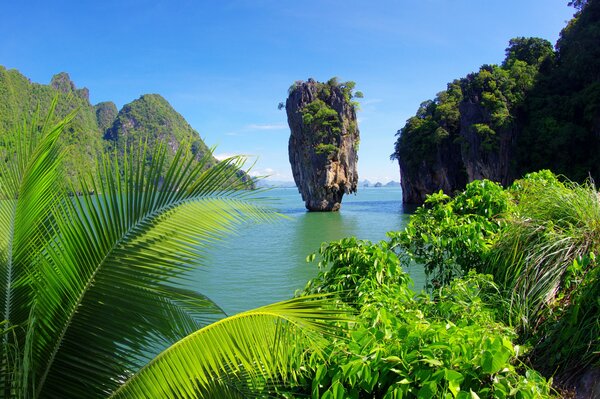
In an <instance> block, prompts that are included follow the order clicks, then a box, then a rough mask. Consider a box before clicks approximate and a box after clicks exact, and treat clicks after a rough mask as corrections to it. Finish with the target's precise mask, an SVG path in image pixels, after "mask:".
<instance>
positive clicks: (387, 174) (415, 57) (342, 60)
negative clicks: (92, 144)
mask: <svg viewBox="0 0 600 399" xmlns="http://www.w3.org/2000/svg"><path fill="white" fill-rule="evenodd" d="M2 10H3V12H2V15H0V65H3V66H5V67H7V68H15V69H18V70H19V71H21V72H22V73H23V74H25V75H26V76H27V77H29V78H30V79H31V80H32V81H34V82H39V83H48V82H49V81H50V78H51V77H52V75H53V74H55V73H58V72H61V71H65V72H68V73H69V74H70V75H71V79H72V80H73V81H74V82H75V84H76V85H77V87H87V88H89V89H90V100H91V102H92V103H98V102H100V101H107V100H112V101H114V102H115V103H116V104H117V107H119V108H120V107H121V106H122V105H123V104H125V103H128V102H130V101H132V100H134V99H136V98H138V97H139V96H140V95H142V94H145V93H159V94H161V95H163V96H164V97H165V98H166V99H167V100H168V101H169V102H170V103H171V104H172V105H173V106H174V107H175V109H176V110H177V111H178V112H180V113H181V114H182V115H183V116H184V117H185V118H186V119H187V121H188V122H189V123H190V124H191V125H192V126H193V127H194V128H195V129H196V130H197V131H198V132H200V135H201V136H202V138H203V139H204V140H205V142H206V143H207V144H208V145H209V146H214V145H216V146H217V150H216V154H217V155H225V154H246V155H249V156H252V157H258V161H257V163H256V166H255V172H256V173H258V174H271V175H272V177H271V179H273V180H292V177H291V169H290V166H289V162H288V158H287V141H288V137H289V129H288V127H287V121H286V115H285V111H279V110H278V109H277V104H278V103H279V102H280V101H285V98H286V95H287V89H288V87H289V86H290V85H291V84H292V83H293V82H294V81H296V80H306V79H307V78H309V77H313V78H315V79H317V80H320V81H325V80H327V79H329V78H330V77H332V76H338V77H339V78H340V80H353V81H355V82H356V83H357V89H358V90H360V91H362V92H363V93H364V95H365V97H364V99H363V100H362V101H361V102H362V110H361V111H360V112H359V129H360V134H361V145H360V152H359V178H360V179H361V180H363V179H369V180H371V181H382V182H386V181H389V180H396V181H397V180H399V172H398V166H397V164H396V163H393V162H391V161H390V160H389V155H390V153H391V152H392V151H393V143H394V141H395V137H394V134H395V132H396V131H397V130H398V129H400V128H401V127H402V126H403V125H404V122H405V121H406V119H407V118H409V117H410V116H412V115H413V114H414V113H415V111H416V109H417V107H418V106H419V104H420V103H421V102H422V101H424V100H427V99H430V98H432V97H434V96H435V94H436V93H437V92H439V91H441V90H443V89H444V88H445V85H446V83H447V82H449V81H451V80H453V79H455V78H459V77H462V76H464V75H466V74H467V73H469V72H472V71H475V70H477V69H478V67H479V66H480V65H482V64H492V63H499V62H501V61H502V59H503V58H504V49H505V48H506V46H507V44H508V40H509V39H511V38H512V37H517V36H538V37H543V38H546V39H548V40H550V41H551V42H553V43H554V42H555V41H556V39H557V38H558V34H559V32H560V30H561V29H562V27H564V25H565V23H566V21H567V20H569V19H570V18H571V16H572V14H573V9H572V8H569V7H567V0H525V1H524V0H518V1H517V0H503V1H500V0H496V1H492V0H479V1H477V0H420V1H418V0H413V1H405V0H396V1H391V0H390V1H376V0H371V1H364V0H363V1H355V0H345V1H341V0H339V1H338V0H322V1H316V0H314V1H313V0H308V1H286V0H279V1H271V0H253V1H250V0H239V1H226V0H222V1H216V0H215V1H208V0H207V1H191V0H189V1H177V0H171V1H136V0H121V1H109V0H104V1H94V2H92V1H81V0H80V1H52V2H48V1H23V2H20V1H12V2H5V4H3V6H2Z"/></svg>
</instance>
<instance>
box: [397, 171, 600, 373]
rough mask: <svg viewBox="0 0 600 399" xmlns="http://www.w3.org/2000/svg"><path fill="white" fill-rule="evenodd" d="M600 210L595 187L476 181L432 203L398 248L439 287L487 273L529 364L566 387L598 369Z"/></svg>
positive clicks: (548, 177) (541, 175) (546, 179)
mask: <svg viewBox="0 0 600 399" xmlns="http://www.w3.org/2000/svg"><path fill="white" fill-rule="evenodd" d="M599 226H600V202H599V194H598V192H597V190H596V188H595V186H594V185H593V184H592V183H590V182H586V183H584V184H577V183H573V182H570V181H561V180H559V179H558V178H557V177H556V176H555V175H554V174H552V173H550V172H549V171H542V172H538V173H533V174H529V175H527V176H526V177H525V178H524V179H522V180H517V181H515V183H514V184H513V185H512V186H511V187H509V188H508V189H506V190H503V189H502V188H501V187H500V186H498V185H497V184H495V183H492V182H489V181H474V182H472V183H470V184H468V185H467V188H466V190H465V191H464V192H463V193H461V194H459V195H457V196H456V197H455V198H453V199H452V198H450V197H448V196H446V195H445V194H442V193H438V194H434V195H431V196H429V197H428V199H427V200H426V202H425V204H424V205H423V207H421V208H419V209H418V210H417V211H416V213H415V214H414V215H413V216H412V217H411V220H410V223H409V224H408V225H407V227H406V228H405V230H404V231H402V232H397V233H391V234H390V236H391V245H392V246H394V247H398V248H401V249H402V253H403V256H408V257H409V258H410V259H411V260H413V261H415V262H418V263H420V264H423V265H424V267H425V271H426V273H428V275H429V278H430V281H431V283H432V285H433V286H434V287H439V286H447V285H448V284H452V282H453V281H456V280H455V279H456V278H461V276H464V275H465V274H467V273H468V272H469V271H470V270H474V271H476V272H478V273H485V274H489V275H491V276H492V277H493V280H494V282H495V283H496V284H497V285H498V290H499V293H500V295H501V296H502V298H503V300H502V301H500V302H499V304H500V305H498V308H499V309H502V311H501V314H499V316H500V321H502V322H504V323H506V324H507V325H511V326H513V327H514V328H515V329H516V331H517V332H518V334H519V342H520V343H521V344H524V345H525V346H530V347H532V351H531V354H530V357H529V359H528V361H529V362H531V364H533V365H534V366H535V367H537V368H538V369H539V370H540V371H543V372H544V373H546V375H548V376H551V375H554V374H555V373H556V375H557V376H559V377H560V378H561V379H563V380H564V379H567V378H568V377H572V376H576V375H577V373H579V372H581V371H582V370H585V368H586V367H589V366H591V365H595V366H599V365H600V339H599V338H598V337H600V306H599V304H598V301H597V294H598V292H599V291H598V290H599V289H600V279H599V273H600V271H599V270H600V269H599V268H598V267H597V262H596V255H597V254H598V253H600V227H599Z"/></svg>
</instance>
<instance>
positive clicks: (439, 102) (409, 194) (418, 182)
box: [392, 38, 552, 204]
mask: <svg viewBox="0 0 600 399" xmlns="http://www.w3.org/2000/svg"><path fill="white" fill-rule="evenodd" d="M516 50H519V51H516ZM523 50H528V51H523ZM507 54H509V55H508V56H507V59H506V60H505V62H504V63H503V64H502V65H501V66H499V65H484V66H482V67H481V68H480V69H479V71H478V72H476V73H472V74H469V75H468V76H467V77H465V78H463V79H460V80H456V81H454V82H452V83H450V84H449V85H448V87H447V90H445V91H443V92H441V93H439V94H438V95H437V97H436V98H435V99H434V100H431V101H426V102H424V103H422V104H421V106H420V108H419V110H418V111H417V114H416V115H415V116H414V117H412V118H410V119H409V120H408V121H407V122H406V125H405V126H404V127H403V128H402V129H401V130H400V131H399V133H398V135H399V136H400V137H399V138H398V140H397V142H396V151H395V152H394V154H392V158H395V159H398V161H399V165H400V174H401V179H402V189H403V200H404V202H406V203H416V204H420V203H422V202H423V201H424V200H425V198H426V196H427V195H428V194H431V193H434V192H437V191H439V190H442V191H444V192H445V193H447V194H452V193H454V192H455V191H458V190H462V189H463V188H464V187H465V185H466V184H467V183H468V182H470V181H473V180H477V179H489V180H493V181H496V182H500V183H502V184H504V185H507V184H510V183H511V182H512V180H514V178H515V174H516V173H515V169H516V168H515V164H514V159H515V158H516V155H515V153H516V148H517V145H516V143H517V140H518V136H519V133H520V131H521V130H522V122H521V119H520V118H519V117H518V116H519V115H521V114H522V112H523V108H524V104H525V100H526V98H527V95H528V94H529V93H530V92H531V91H532V90H533V89H534V85H535V81H536V77H537V76H538V71H539V68H540V65H541V64H542V63H544V62H545V60H547V59H549V57H551V54H552V45H551V44H550V43H549V42H548V41H545V40H543V39H525V38H518V39H513V40H512V41H511V47H509V48H508V49H507ZM514 54H517V55H518V56H521V57H523V58H527V59H533V60H534V61H530V62H531V64H530V63H527V62H525V61H524V60H523V59H519V58H517V56H514Z"/></svg>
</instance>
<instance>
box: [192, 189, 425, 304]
mask: <svg viewBox="0 0 600 399" xmlns="http://www.w3.org/2000/svg"><path fill="white" fill-rule="evenodd" d="M263 196H267V197H269V198H272V200H271V201H270V202H269V203H270V204H271V206H272V207H273V208H275V209H276V210H277V211H278V212H280V213H282V214H284V215H285V216H286V218H282V219H280V220H278V221H277V222H272V223H261V224H255V225H245V226H243V227H242V228H241V229H240V231H239V233H238V234H237V235H235V236H230V237H226V238H225V239H224V240H223V241H221V242H219V243H217V244H216V245H215V246H213V248H212V249H211V251H210V253H209V262H210V264H211V267H209V268H208V269H204V270H199V271H198V272H197V273H196V275H195V276H194V281H196V282H197V283H196V284H194V288H195V289H197V290H199V291H200V292H202V293H203V294H205V295H207V296H208V297H209V298H211V299H212V300H214V301H215V302H216V303H217V304H218V305H219V306H221V307H222V308H223V310H225V312H227V313H228V314H232V313H236V312H239V311H243V310H248V309H251V308H254V307H257V306H261V305H266V304H268V303H272V302H275V301H280V300H284V299H289V298H291V297H292V296H293V295H294V292H295V291H296V290H297V289H300V288H303V287H304V285H305V284H306V282H307V281H308V280H309V279H310V278H312V277H314V276H315V275H316V274H317V265H316V262H313V263H307V262H306V256H307V255H309V254H310V253H312V252H315V251H316V250H317V249H318V248H319V246H320V245H321V243H322V242H325V241H332V240H338V239H340V238H343V237H348V236H356V237H358V238H360V239H366V240H371V241H379V240H383V239H385V238H386V237H385V233H386V232H387V231H391V230H399V229H401V228H402V227H403V226H404V224H405V223H406V221H407V219H408V215H407V214H405V213H404V212H403V207H402V191H401V189H400V188H383V187H382V188H361V189H359V192H358V194H356V195H347V196H344V199H343V201H342V208H341V211H340V212H329V213H316V212H307V211H306V209H305V208H304V203H303V202H302V198H301V197H300V194H299V193H298V190H296V189H295V188H281V189H273V190H270V191H268V192H266V193H263ZM411 274H412V275H413V279H415V285H416V286H420V284H422V283H421V281H422V278H423V276H422V274H420V273H417V275H415V271H413V270H411Z"/></svg>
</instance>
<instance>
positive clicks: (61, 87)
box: [50, 72, 76, 93]
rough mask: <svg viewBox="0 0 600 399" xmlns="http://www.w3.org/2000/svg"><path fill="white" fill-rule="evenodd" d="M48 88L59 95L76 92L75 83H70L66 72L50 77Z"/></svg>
mask: <svg viewBox="0 0 600 399" xmlns="http://www.w3.org/2000/svg"><path fill="white" fill-rule="evenodd" d="M50 86H52V87H53V88H54V89H56V90H58V91H60V92H61V93H70V92H72V91H75V90H76V88H75V83H73V82H72V81H71V78H70V77H69V74H68V73H66V72H60V73H57V74H56V75H54V76H52V80H51V81H50Z"/></svg>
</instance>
